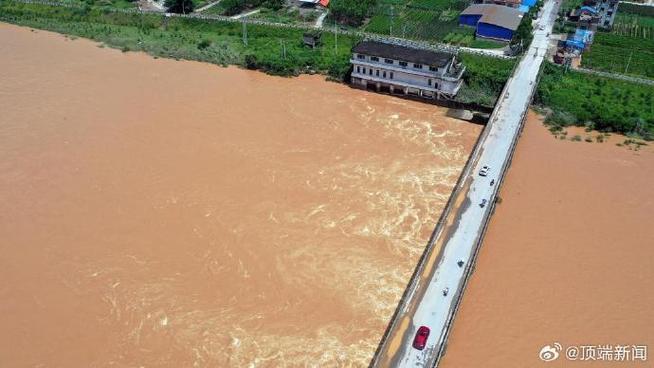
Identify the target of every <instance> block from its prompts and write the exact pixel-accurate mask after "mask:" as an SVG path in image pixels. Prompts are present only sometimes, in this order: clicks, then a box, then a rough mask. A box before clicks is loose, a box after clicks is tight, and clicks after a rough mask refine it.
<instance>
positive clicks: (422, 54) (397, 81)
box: [351, 41, 465, 99]
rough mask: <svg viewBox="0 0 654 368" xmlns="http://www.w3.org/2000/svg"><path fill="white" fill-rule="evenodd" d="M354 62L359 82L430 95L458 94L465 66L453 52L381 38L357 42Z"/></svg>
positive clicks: (364, 85) (354, 75) (355, 80)
mask: <svg viewBox="0 0 654 368" xmlns="http://www.w3.org/2000/svg"><path fill="white" fill-rule="evenodd" d="M351 62H352V67H353V70H352V84H354V85H355V86H358V87H362V88H368V87H372V88H374V89H375V90H377V91H385V92H390V93H399V94H404V95H413V96H420V97H423V98H428V99H437V98H442V97H445V98H451V97H453V96H455V95H456V94H457V92H458V91H459V88H461V85H462V84H463V80H462V79H461V76H462V75H463V72H464V70H465V67H464V66H463V65H462V64H461V63H457V62H456V57H455V55H453V54H450V53H446V52H437V51H431V50H423V49H416V48H411V47H406V46H400V45H394V44H388V43H383V42H377V41H363V42H360V43H359V44H358V45H356V46H355V47H354V48H353V49H352V59H351Z"/></svg>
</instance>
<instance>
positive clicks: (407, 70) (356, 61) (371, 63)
mask: <svg viewBox="0 0 654 368" xmlns="http://www.w3.org/2000/svg"><path fill="white" fill-rule="evenodd" d="M350 63H352V65H354V66H357V65H360V66H365V67H370V68H378V69H385V70H389V71H393V72H402V73H409V74H414V75H419V76H421V77H426V78H442V76H443V72H442V71H440V72H439V71H436V72H433V71H430V70H420V69H415V68H411V67H409V66H404V67H403V66H400V65H396V64H387V63H384V62H383V61H380V62H374V61H366V60H360V59H350Z"/></svg>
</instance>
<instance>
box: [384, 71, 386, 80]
mask: <svg viewBox="0 0 654 368" xmlns="http://www.w3.org/2000/svg"><path fill="white" fill-rule="evenodd" d="M384 78H386V71H385V70H384Z"/></svg>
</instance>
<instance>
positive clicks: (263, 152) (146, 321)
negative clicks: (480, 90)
mask: <svg viewBox="0 0 654 368" xmlns="http://www.w3.org/2000/svg"><path fill="white" fill-rule="evenodd" d="M479 132H480V127H479V126H476V125H472V124H469V123H465V122H462V121H457V120H454V119H451V118H448V117H445V110H444V109H441V108H438V107H435V106H431V105H426V104H420V103H417V102H410V101H405V100H401V99H397V98H391V97H388V96H382V95H376V94H372V93H368V92H365V91H359V90H353V89H350V88H348V87H346V86H343V85H340V84H336V83H329V82H325V81H324V80H323V78H321V77H309V76H303V77H300V78H276V77H270V76H266V75H264V74H262V73H258V72H251V71H244V70H239V69H236V68H220V67H217V66H213V65H208V64H201V63H195V62H183V61H173V60H161V59H159V60H154V59H152V58H151V57H148V56H146V55H143V54H137V53H121V52H120V51H117V50H110V49H105V48H100V47H98V45H97V44H95V43H92V42H89V41H86V40H74V41H73V40H67V39H65V38H64V37H63V36H60V35H56V34H52V33H48V32H42V31H38V32H34V31H30V30H29V29H26V28H18V27H15V26H10V25H6V24H0V157H2V160H0V208H2V211H0V239H1V240H0V252H1V253H0V298H1V300H2V303H1V305H2V313H0V326H1V329H0V366H2V367H41V366H43V367H255V366H256V367H284V366H289V367H295V366H316V367H318V366H319V367H335V366H343V367H346V366H365V365H367V364H368V362H369V359H370V358H371V357H372V354H373V352H374V350H375V348H376V344H377V343H378V341H379V339H380V338H381V334H382V333H383V331H384V329H385V327H386V324H387V322H388V320H389V318H390V316H391V314H392V313H393V311H394V308H395V307H396V305H397V302H398V298H399V297H400V296H401V294H402V292H403V289H404V287H405V285H406V283H407V281H408V278H409V276H410V275H411V273H412V271H413V268H414V266H415V263H416V262H417V260H418V257H419V255H420V254H421V252H422V250H423V249H424V246H425V245H426V242H427V239H428V237H429V235H430V233H431V231H432V229H433V226H434V224H435V222H436V220H437V218H438V216H439V214H440V210H441V209H442V207H443V206H444V204H445V202H446V201H447V198H448V197H449V194H450V190H451V188H452V186H453V184H454V183H455V181H456V179H457V177H458V175H459V172H460V170H461V168H462V167H463V165H464V163H465V160H466V159H467V156H468V153H469V152H470V150H471V149H472V146H473V144H474V142H475V140H476V137H477V136H478V134H479Z"/></svg>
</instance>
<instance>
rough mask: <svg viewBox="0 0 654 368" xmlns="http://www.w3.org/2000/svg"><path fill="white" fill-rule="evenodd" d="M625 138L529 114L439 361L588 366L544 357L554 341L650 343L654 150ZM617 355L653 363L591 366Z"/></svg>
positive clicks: (446, 365) (446, 366)
mask: <svg viewBox="0 0 654 368" xmlns="http://www.w3.org/2000/svg"><path fill="white" fill-rule="evenodd" d="M575 134H582V133H581V132H580V129H578V128H575V129H572V131H571V132H569V134H568V135H575ZM624 140H625V137H623V136H618V135H611V136H610V137H607V138H606V140H605V141H604V143H595V142H593V143H588V142H585V141H580V142H573V141H570V140H560V139H556V138H555V137H553V136H552V135H551V134H550V133H549V132H548V130H547V128H546V127H545V126H543V125H542V119H541V118H540V117H538V116H537V115H535V114H533V113H530V115H529V117H528V119H527V122H526V126H525V130H524V132H523V134H522V137H521V138H520V141H519V142H518V147H517V151H516V154H515V157H514V159H513V163H512V166H511V169H510V171H509V173H508V176H507V178H506V180H505V182H504V185H503V187H502V188H501V194H500V196H501V198H502V201H501V203H499V204H498V205H497V208H496V212H495V214H494V216H493V218H492V220H491V223H490V226H489V229H488V232H487V234H486V237H485V239H484V244H483V245H482V247H481V251H480V255H479V258H478V262H477V266H476V269H475V273H474V275H473V277H472V279H471V282H470V284H469V286H468V288H467V291H466V295H465V297H464V298H463V303H462V305H461V309H460V311H459V314H458V316H457V320H456V323H455V324H454V327H453V331H452V334H451V335H450V339H449V343H448V347H447V352H446V355H445V357H444V359H443V360H442V364H441V365H442V367H443V368H450V367H456V368H466V367H470V368H476V367H482V366H483V367H489V368H496V367H497V368H500V367H501V368H511V367H516V368H522V367H526V366H528V367H540V366H541V365H542V366H546V364H549V365H547V366H550V365H552V364H554V366H557V367H561V366H566V367H567V366H568V365H570V366H572V365H576V364H581V365H584V364H583V363H581V362H570V361H566V360H565V354H564V353H565V351H563V352H561V357H560V358H559V361H558V362H555V363H544V362H542V361H541V360H540V359H539V352H540V350H541V348H542V347H543V346H545V345H553V344H554V343H555V342H558V343H560V344H562V345H563V346H564V348H565V347H568V346H570V345H577V346H580V345H598V344H601V345H611V346H612V347H615V346H616V345H649V346H651V345H652V343H653V342H654V334H653V333H652V329H651V328H650V326H652V325H654V318H653V315H652V313H650V311H651V310H652V307H653V306H654V296H653V295H652V293H651V292H649V290H651V289H652V280H654V271H653V270H654V268H653V267H652V259H654V250H653V248H652V247H651V244H654V231H652V230H651V229H650V227H649V225H648V223H649V220H648V219H649V217H650V213H651V209H652V208H653V207H654V201H653V199H652V198H654V191H653V190H652V186H651V185H650V183H651V181H652V180H654V149H653V148H652V146H651V145H648V146H643V147H641V148H640V149H639V150H637V151H636V150H635V149H629V148H628V147H625V146H618V144H622V143H623V142H624ZM650 359H651V357H650ZM615 364H618V365H620V366H629V367H631V366H633V367H641V366H643V364H645V365H646V363H643V362H640V361H638V362H632V363H631V364H629V363H616V362H604V363H603V362H597V361H596V362H593V364H592V366H597V367H612V366H615Z"/></svg>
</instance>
